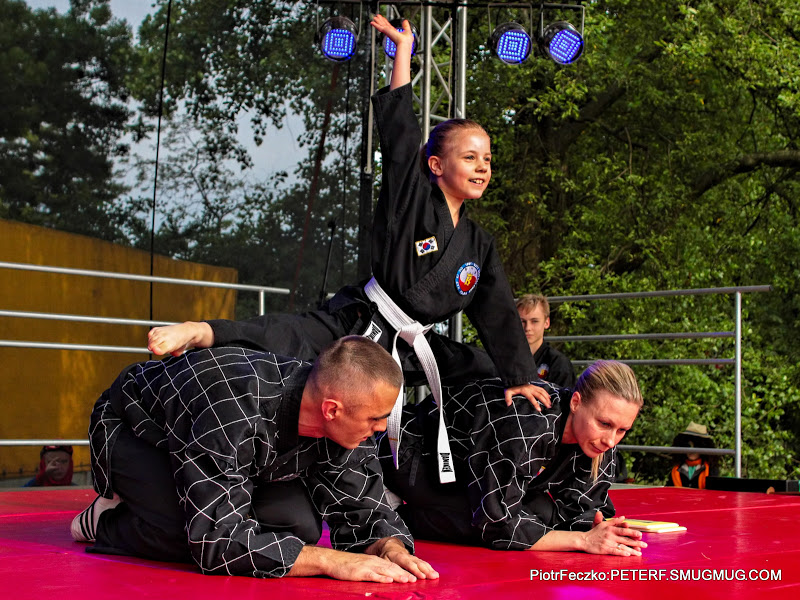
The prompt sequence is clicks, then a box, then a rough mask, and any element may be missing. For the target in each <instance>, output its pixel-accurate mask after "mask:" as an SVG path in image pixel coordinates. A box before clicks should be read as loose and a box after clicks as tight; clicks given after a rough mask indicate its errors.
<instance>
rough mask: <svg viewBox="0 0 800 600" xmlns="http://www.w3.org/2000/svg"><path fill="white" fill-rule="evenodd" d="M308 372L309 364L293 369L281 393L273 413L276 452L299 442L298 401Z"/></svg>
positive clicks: (309, 370)
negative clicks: (274, 413)
mask: <svg viewBox="0 0 800 600" xmlns="http://www.w3.org/2000/svg"><path fill="white" fill-rule="evenodd" d="M310 373H311V365H307V364H303V365H302V366H300V367H298V368H297V369H295V371H294V372H293V373H292V374H291V375H290V377H289V381H287V382H286V386H285V387H284V390H283V392H282V393H281V403H280V406H278V411H277V414H276V415H275V420H276V422H277V425H278V443H277V450H278V454H282V453H283V452H286V451H288V450H291V449H292V448H294V447H296V446H297V445H298V443H299V438H300V436H299V434H298V431H297V427H298V424H299V422H300V401H301V400H302V399H303V390H304V389H305V387H306V381H308V376H309V374H310Z"/></svg>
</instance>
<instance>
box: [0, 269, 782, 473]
mask: <svg viewBox="0 0 800 600" xmlns="http://www.w3.org/2000/svg"><path fill="white" fill-rule="evenodd" d="M0 268H6V269H19V270H27V271H39V272H46V273H58V274H64V275H80V276H87V277H103V278H108V279H125V280H132V281H144V282H153V283H170V284H176V285H190V286H201V287H215V288H224V289H233V290H242V291H255V292H258V295H259V314H264V313H265V310H266V308H265V307H266V294H268V293H273V294H284V295H285V294H289V293H290V290H288V289H286V288H276V287H269V286H259V285H247V284H238V283H222V282H214V281H202V280H193V279H178V278H171V277H156V276H149V275H136V274H132V273H115V272H107V271H91V270H85V269H70V268H64V267H48V266H41V265H32V264H25V263H9V262H0ZM771 290H772V286H769V285H757V286H737V287H724V288H700V289H688V290H663V291H653V292H625V293H618V294H591V295H586V296H551V297H549V298H548V300H549V302H551V303H553V304H556V303H565V302H586V301H596V300H628V299H641V298H656V297H670V296H699V295H708V294H714V295H720V294H733V295H734V329H733V331H709V332H686V333H638V334H616V335H615V334H610V335H574V336H547V337H545V338H544V339H545V340H547V341H554V342H610V341H621V340H674V339H704V338H734V339H735V352H734V357H733V358H700V359H691V358H683V359H627V360H626V359H622V360H620V362H624V363H626V364H629V365H659V366H664V365H719V364H733V365H734V372H735V384H734V385H735V431H734V439H735V447H734V448H733V449H729V448H717V449H711V450H709V449H702V450H701V452H702V453H703V454H709V455H731V454H733V455H734V462H735V473H736V477H741V468H742V440H741V437H742V431H741V430H742V423H741V416H742V381H741V377H742V352H741V344H742V294H744V293H755V292H769V291H771ZM0 317H17V318H29V319H51V320H63V321H78V322H87V323H105V324H115V325H139V326H142V325H145V326H157V325H169V324H171V323H170V322H166V321H151V320H139V319H122V318H107V317H92V316H88V315H67V314H55V313H36V312H25V311H8V310H0ZM0 347H17V348H47V349H55V350H88V351H102V352H134V353H148V350H147V348H137V347H125V346H101V345H86V344H59V343H50V342H34V341H17V340H0ZM593 362H594V361H593V360H573V361H572V363H573V364H575V365H584V366H588V365H589V364H591V363H593ZM88 443H89V442H88V440H47V439H39V440H0V446H23V445H25V446H28V445H31V446H45V445H53V444H69V445H88ZM618 447H619V449H620V450H627V451H644V452H675V453H678V452H680V453H685V452H688V451H695V452H697V451H698V449H696V448H682V447H674V446H634V445H625V444H620V445H619V446H618Z"/></svg>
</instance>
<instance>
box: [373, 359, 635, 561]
mask: <svg viewBox="0 0 800 600" xmlns="http://www.w3.org/2000/svg"><path fill="white" fill-rule="evenodd" d="M538 385H540V386H541V387H542V389H545V390H547V391H548V393H549V394H550V398H551V406H550V408H546V409H543V410H542V411H541V412H537V411H535V410H533V408H532V407H531V406H530V405H529V404H528V403H515V404H513V405H512V406H510V407H509V406H507V405H506V404H505V402H504V401H503V388H502V385H501V384H500V381H499V380H497V379H492V380H482V381H475V382H466V383H464V384H462V385H461V386H446V387H445V390H444V392H445V406H444V410H445V414H446V416H447V422H448V430H449V434H450V436H451V439H452V447H453V458H452V468H453V469H454V470H455V471H456V474H457V477H456V483H455V484H449V485H442V484H441V483H440V482H439V481H438V480H437V479H436V477H435V476H432V474H431V471H432V469H433V468H434V466H435V457H434V456H433V454H434V453H435V450H436V449H435V444H434V443H433V442H434V441H435V435H436V429H435V421H436V419H435V417H434V415H435V411H436V408H435V406H433V402H432V401H431V399H427V400H425V401H423V402H422V403H421V404H419V405H417V406H410V405H409V406H406V407H405V408H404V411H403V425H402V429H401V435H402V436H403V444H402V447H401V452H400V466H399V468H398V469H397V470H395V469H385V482H386V486H387V488H388V489H389V490H390V491H391V492H393V493H394V494H395V495H396V496H397V497H398V498H399V499H401V500H402V501H403V504H402V505H401V506H399V507H398V511H399V512H400V514H401V515H402V516H403V518H404V520H405V521H406V523H407V524H408V526H409V528H410V529H411V532H412V534H413V535H415V536H416V537H417V538H419V539H432V540H440V541H447V542H453V543H458V544H467V545H481V546H488V547H489V548H494V549H498V550H548V551H556V550H565V551H568V550H575V551H583V552H589V553H593V554H612V555H616V556H641V554H642V549H643V548H645V547H646V546H647V544H646V543H645V542H644V541H642V535H641V532H639V531H635V530H633V529H631V528H629V527H627V526H626V525H625V518H624V517H622V516H620V517H614V514H615V511H614V506H613V504H612V502H611V499H610V498H609V496H608V489H609V487H610V485H611V483H612V482H613V481H614V477H615V469H616V445H617V444H618V443H619V442H620V440H622V438H623V437H624V436H625V434H626V433H627V432H628V431H629V430H630V428H631V427H632V426H633V423H634V421H635V420H636V417H637V415H638V414H639V410H640V408H641V406H642V396H641V392H640V391H639V386H638V383H637V381H636V377H635V375H634V373H633V371H632V370H631V369H630V367H628V366H627V365H625V364H623V363H620V362H616V361H597V362H595V363H593V364H592V365H590V366H589V367H588V368H587V369H586V370H585V371H584V372H583V373H582V374H581V376H580V378H579V379H578V381H577V383H576V385H575V389H574V390H573V391H571V390H567V389H564V388H560V387H557V386H555V385H553V384H551V383H548V382H541V383H539V384H538ZM379 443H380V446H379V455H380V458H381V462H382V463H384V464H387V463H389V462H390V461H391V454H390V453H389V451H388V448H387V444H386V440H385V436H383V437H381V438H380V442H379Z"/></svg>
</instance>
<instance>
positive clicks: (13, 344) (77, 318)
mask: <svg viewBox="0 0 800 600" xmlns="http://www.w3.org/2000/svg"><path fill="white" fill-rule="evenodd" d="M0 268H3V269H17V270H22V271H37V272H43V273H57V274H61V275H78V276H84V277H101V278H105V279H124V280H128V281H143V282H151V283H169V284H175V285H188V286H197V287H211V288H223V289H229V290H241V291H248V292H257V293H258V307H259V314H262V315H263V314H264V313H265V312H266V295H267V294H281V295H288V294H289V292H290V290H288V289H286V288H277V287H270V286H264V285H248V284H243V283H225V282H219V281H204V280H198V279H179V278H174V277H157V276H152V275H137V274H134V273H116V272H111V271H92V270H87V269H70V268H66V267H48V266H42V265H33V264H27V263H13V262H0ZM0 317H12V318H24V319H48V320H57V321H74V322H81V323H103V324H108V325H138V326H142V325H143V326H148V327H152V326H158V325H171V324H172V322H171V321H151V320H142V319H122V318H113V317H92V316H88V315H69V314H56V313H39V312H27V311H15V310H0ZM0 347H6V348H44V349H50V350H84V351H93V352H130V353H144V354H149V351H148V350H147V348H146V347H133V346H106V345H94V344H61V343H51V342H36V341H24V340H0ZM88 444H89V441H88V439H80V440H63V439H61V440H56V439H36V440H34V439H27V440H21V439H14V440H11V439H9V440H0V446H50V445H69V446H87V445H88Z"/></svg>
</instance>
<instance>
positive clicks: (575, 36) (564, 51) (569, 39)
mask: <svg viewBox="0 0 800 600" xmlns="http://www.w3.org/2000/svg"><path fill="white" fill-rule="evenodd" d="M540 43H541V45H542V50H543V51H544V52H545V54H547V56H549V57H550V58H552V59H553V60H554V61H555V62H557V63H558V64H560V65H568V64H570V63H573V62H575V61H576V60H578V58H579V57H580V55H581V54H583V36H581V34H580V33H578V30H577V29H575V28H574V27H573V26H572V25H570V24H569V23H567V22H566V21H556V22H555V23H551V24H550V25H548V26H547V28H545V30H544V32H543V33H542V39H541V40H540Z"/></svg>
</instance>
